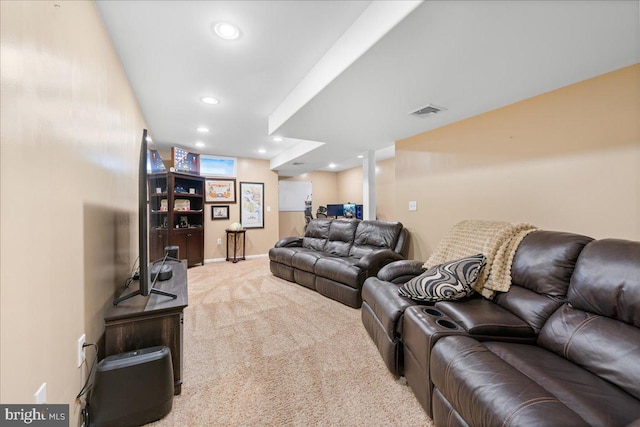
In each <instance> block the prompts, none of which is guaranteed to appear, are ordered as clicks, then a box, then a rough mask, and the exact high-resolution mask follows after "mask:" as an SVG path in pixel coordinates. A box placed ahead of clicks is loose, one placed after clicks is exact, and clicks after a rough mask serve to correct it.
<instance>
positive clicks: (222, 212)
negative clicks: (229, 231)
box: [211, 205, 229, 220]
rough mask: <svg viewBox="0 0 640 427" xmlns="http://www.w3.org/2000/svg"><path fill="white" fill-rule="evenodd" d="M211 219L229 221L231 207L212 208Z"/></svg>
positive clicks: (214, 206)
mask: <svg viewBox="0 0 640 427" xmlns="http://www.w3.org/2000/svg"><path fill="white" fill-rule="evenodd" d="M211 219H212V220H214V219H229V206H228V205H227V206H216V205H212V206H211Z"/></svg>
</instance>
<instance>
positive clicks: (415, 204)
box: [409, 200, 418, 211]
mask: <svg viewBox="0 0 640 427" xmlns="http://www.w3.org/2000/svg"><path fill="white" fill-rule="evenodd" d="M409 210H410V211H417V210H418V202H416V201H415V200H413V201H410V202H409Z"/></svg>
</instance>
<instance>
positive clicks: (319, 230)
mask: <svg viewBox="0 0 640 427" xmlns="http://www.w3.org/2000/svg"><path fill="white" fill-rule="evenodd" d="M331 221H333V220H332V219H314V220H311V221H309V223H308V224H307V228H306V230H305V232H304V237H303V238H302V247H303V248H308V249H314V250H316V251H322V250H323V249H324V245H325V244H326V242H327V239H328V238H329V228H330V227H331Z"/></svg>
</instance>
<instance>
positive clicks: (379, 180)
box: [376, 158, 398, 221]
mask: <svg viewBox="0 0 640 427" xmlns="http://www.w3.org/2000/svg"><path fill="white" fill-rule="evenodd" d="M376 215H377V217H378V219H380V220H383V221H397V220H398V218H397V216H396V159H395V158H390V159H387V160H381V161H379V162H377V163H376Z"/></svg>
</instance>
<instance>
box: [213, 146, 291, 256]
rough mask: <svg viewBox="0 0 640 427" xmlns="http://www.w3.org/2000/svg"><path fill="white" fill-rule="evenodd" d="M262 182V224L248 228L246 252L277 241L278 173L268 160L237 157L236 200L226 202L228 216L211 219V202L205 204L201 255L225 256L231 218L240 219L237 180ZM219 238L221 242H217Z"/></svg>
mask: <svg viewBox="0 0 640 427" xmlns="http://www.w3.org/2000/svg"><path fill="white" fill-rule="evenodd" d="M241 181H243V182H262V183H264V198H265V206H264V209H265V210H264V228H262V229H259V228H252V229H247V232H246V237H245V238H246V245H247V246H246V254H247V255H261V254H266V253H267V252H269V249H270V248H272V247H273V244H274V243H275V242H277V241H278V239H279V237H278V236H279V234H278V228H279V223H278V175H277V173H275V172H272V171H271V169H270V168H269V161H268V160H256V159H245V158H238V177H237V179H236V192H237V194H236V199H237V202H236V203H233V204H230V205H229V220H215V221H213V220H212V219H211V205H206V207H205V208H206V212H205V216H204V221H205V225H204V236H205V237H204V258H205V262H206V261H207V260H214V259H217V260H219V259H220V258H224V257H225V256H226V246H225V244H226V242H225V239H226V233H225V229H227V228H229V225H230V224H231V223H232V222H240V182H241ZM218 238H220V239H222V245H218V244H217V242H218Z"/></svg>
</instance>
